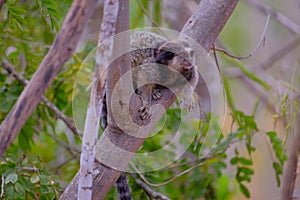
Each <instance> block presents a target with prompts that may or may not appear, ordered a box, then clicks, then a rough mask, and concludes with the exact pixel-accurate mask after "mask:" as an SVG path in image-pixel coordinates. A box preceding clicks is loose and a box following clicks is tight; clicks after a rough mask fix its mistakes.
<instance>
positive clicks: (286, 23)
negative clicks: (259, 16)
mask: <svg viewBox="0 0 300 200" xmlns="http://www.w3.org/2000/svg"><path fill="white" fill-rule="evenodd" d="M245 1H246V2H247V3H248V4H250V5H252V6H253V7H255V8H257V9H258V10H259V11H261V12H263V13H265V14H266V15H270V16H271V17H273V18H275V19H276V20H277V21H278V22H280V23H281V24H282V25H284V26H285V27H287V28H288V29H289V30H290V31H292V32H294V33H297V34H298V35H300V27H299V25H297V24H296V23H294V22H293V21H292V20H291V19H289V18H288V17H287V16H285V15H283V14H281V13H280V12H276V11H275V10H273V9H272V8H270V7H269V6H266V5H265V4H263V3H261V2H258V1H256V0H245Z"/></svg>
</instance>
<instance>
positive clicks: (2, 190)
mask: <svg viewBox="0 0 300 200" xmlns="http://www.w3.org/2000/svg"><path fill="white" fill-rule="evenodd" d="M3 196H4V174H2V175H1V194H0V197H1V198H2V197H3Z"/></svg>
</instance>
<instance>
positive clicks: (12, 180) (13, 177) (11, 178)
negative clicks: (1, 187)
mask: <svg viewBox="0 0 300 200" xmlns="http://www.w3.org/2000/svg"><path fill="white" fill-rule="evenodd" d="M17 180H18V175H17V174H16V173H12V174H9V175H8V176H7V177H6V178H5V184H8V183H12V184H15V183H16V182H17Z"/></svg>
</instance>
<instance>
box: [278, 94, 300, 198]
mask: <svg viewBox="0 0 300 200" xmlns="http://www.w3.org/2000/svg"><path fill="white" fill-rule="evenodd" d="M297 100H298V106H299V107H298V108H296V111H297V119H296V128H295V134H290V136H292V137H293V139H292V146H291V149H290V153H289V155H288V161H287V163H286V165H287V166H286V169H285V171H284V174H283V183H282V198H281V199H282V200H292V199H294V198H293V192H294V188H295V181H296V177H297V164H298V158H299V153H300V96H299V97H298V99H297Z"/></svg>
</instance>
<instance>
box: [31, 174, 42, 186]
mask: <svg viewBox="0 0 300 200" xmlns="http://www.w3.org/2000/svg"><path fill="white" fill-rule="evenodd" d="M39 180H40V177H39V176H38V175H37V174H33V175H32V176H31V177H30V182H31V183H33V184H35V183H37V182H39Z"/></svg>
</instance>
